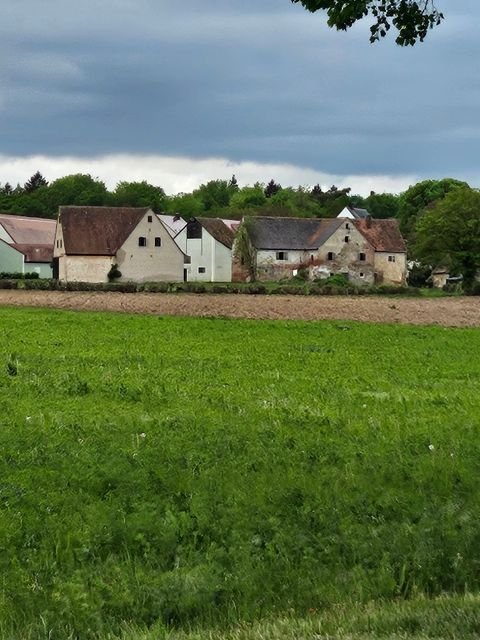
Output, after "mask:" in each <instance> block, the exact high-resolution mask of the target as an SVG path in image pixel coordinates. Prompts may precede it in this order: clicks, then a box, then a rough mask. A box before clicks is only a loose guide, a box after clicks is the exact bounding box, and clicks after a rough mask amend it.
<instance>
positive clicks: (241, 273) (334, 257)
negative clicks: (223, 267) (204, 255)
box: [234, 217, 406, 285]
mask: <svg viewBox="0 0 480 640" xmlns="http://www.w3.org/2000/svg"><path fill="white" fill-rule="evenodd" d="M245 229H246V230H247V233H248V238H249V244H250V248H251V260H252V261H253V262H254V264H253V265H251V266H252V267H253V271H254V273H255V277H256V278H257V279H259V280H280V279H283V278H290V277H292V276H293V275H296V274H297V273H298V271H299V270H300V269H304V270H306V271H307V274H308V277H309V278H312V279H315V278H327V277H329V276H330V275H335V274H344V275H345V276H347V277H348V279H349V280H350V281H352V282H353V283H354V284H359V285H361V284H374V283H377V284H380V283H383V284H392V285H404V284H405V281H406V246H405V242H404V240H403V238H402V236H401V234H400V231H399V228H398V224H397V222H396V220H372V219H371V218H370V217H368V218H365V219H351V218H333V219H316V218H280V217H278V218H264V217H257V218H249V219H247V221H246V222H245ZM234 256H235V257H234V279H236V280H244V279H246V276H247V273H246V272H247V270H246V265H245V264H241V262H242V259H243V262H244V263H245V258H242V256H241V255H239V252H238V251H237V250H235V251H234Z"/></svg>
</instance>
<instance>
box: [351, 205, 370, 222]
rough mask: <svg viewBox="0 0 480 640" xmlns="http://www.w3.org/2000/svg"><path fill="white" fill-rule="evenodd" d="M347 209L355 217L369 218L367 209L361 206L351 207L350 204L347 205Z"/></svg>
mask: <svg viewBox="0 0 480 640" xmlns="http://www.w3.org/2000/svg"><path fill="white" fill-rule="evenodd" d="M347 209H348V210H349V211H350V213H351V214H352V215H353V217H354V218H359V219H364V218H368V216H369V215H370V213H369V212H368V211H367V209H360V208H359V207H351V206H349V205H347Z"/></svg>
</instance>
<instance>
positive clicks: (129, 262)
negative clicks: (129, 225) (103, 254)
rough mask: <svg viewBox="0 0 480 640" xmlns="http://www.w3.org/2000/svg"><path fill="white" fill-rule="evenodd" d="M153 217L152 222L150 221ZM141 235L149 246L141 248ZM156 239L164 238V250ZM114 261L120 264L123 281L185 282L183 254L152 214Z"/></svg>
mask: <svg viewBox="0 0 480 640" xmlns="http://www.w3.org/2000/svg"><path fill="white" fill-rule="evenodd" d="M149 216H151V218H152V221H151V222H148V217H149ZM140 236H143V237H145V238H146V239H147V246H145V247H140V246H139V244H138V239H139V237H140ZM155 237H160V238H161V243H162V244H161V246H160V247H156V246H155ZM112 262H116V263H117V265H118V269H119V270H120V271H121V273H122V277H121V278H120V280H122V281H125V280H133V281H135V282H163V281H169V282H180V281H183V265H184V256H183V253H182V252H181V251H180V249H179V247H178V246H177V245H176V244H175V241H174V240H173V238H172V237H171V236H170V234H169V233H168V231H167V230H166V228H165V227H164V225H163V224H162V223H161V222H160V220H159V219H158V218H157V216H156V215H155V214H154V213H153V212H152V211H149V212H148V211H147V213H146V214H145V215H144V216H143V218H142V219H141V220H140V222H139V223H138V225H137V226H136V227H135V229H134V230H133V232H132V233H131V234H130V236H129V237H128V238H127V239H126V241H125V242H124V243H123V245H122V247H121V248H120V249H119V250H118V251H117V255H116V257H115V259H114V260H112Z"/></svg>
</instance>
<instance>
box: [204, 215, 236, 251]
mask: <svg viewBox="0 0 480 640" xmlns="http://www.w3.org/2000/svg"><path fill="white" fill-rule="evenodd" d="M196 220H198V222H199V223H200V224H201V225H202V227H203V228H204V229H206V230H207V231H208V233H209V234H210V235H211V236H213V237H214V238H215V240H218V242H220V243H221V244H223V245H224V246H225V247H227V249H231V248H232V247H233V241H234V240H235V234H234V232H233V231H232V229H231V228H230V227H228V226H227V225H226V224H225V222H224V221H223V220H221V219H220V218H196Z"/></svg>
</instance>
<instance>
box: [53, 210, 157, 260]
mask: <svg viewBox="0 0 480 640" xmlns="http://www.w3.org/2000/svg"><path fill="white" fill-rule="evenodd" d="M149 210H150V209H149V208H148V207H60V210H59V216H58V221H59V223H60V224H61V225H62V232H63V246H64V247H65V252H66V253H67V254H70V255H86V256H114V255H115V254H116V253H117V251H118V249H120V247H121V246H122V244H123V243H124V242H125V240H126V239H127V238H128V236H129V235H130V234H131V233H132V231H133V230H134V229H135V227H136V226H137V225H138V223H139V222H140V220H141V219H142V218H143V216H144V215H145V214H146V212H147V211H149Z"/></svg>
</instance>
